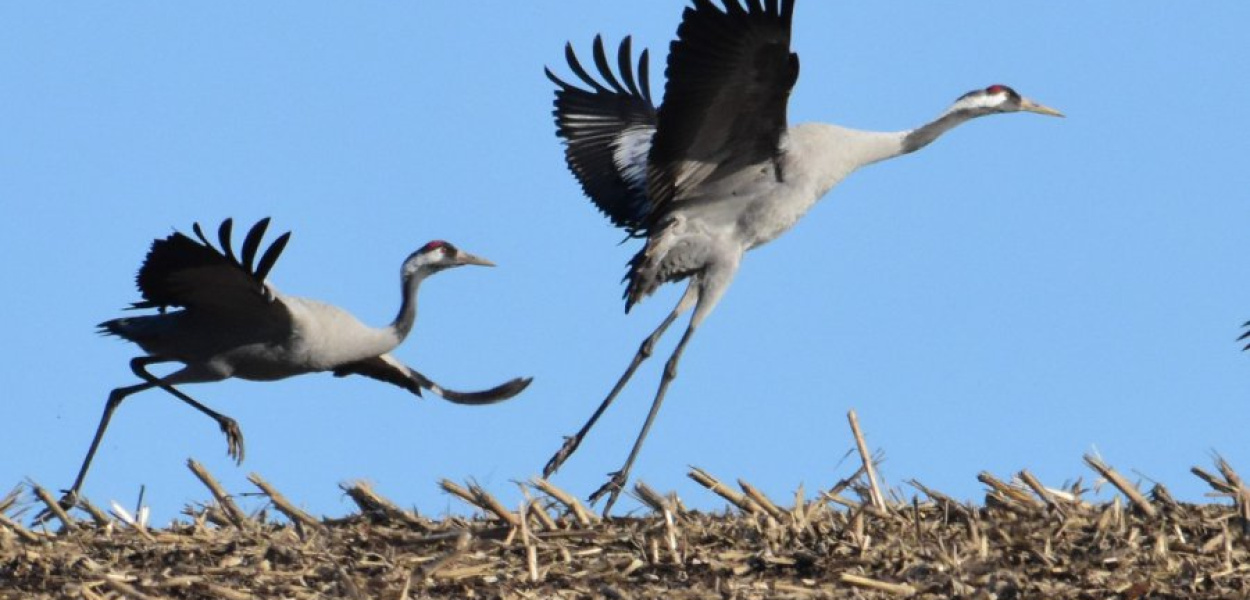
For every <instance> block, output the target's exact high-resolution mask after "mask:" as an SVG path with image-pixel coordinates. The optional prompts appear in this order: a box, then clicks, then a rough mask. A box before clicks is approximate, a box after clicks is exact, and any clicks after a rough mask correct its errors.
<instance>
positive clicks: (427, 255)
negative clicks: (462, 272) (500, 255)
mask: <svg viewBox="0 0 1250 600" xmlns="http://www.w3.org/2000/svg"><path fill="white" fill-rule="evenodd" d="M464 265H481V266H483V267H493V266H495V263H493V262H491V261H489V260H486V259H485V258H482V257H480V256H474V255H472V254H469V253H468V252H465V251H464V250H461V249H459V248H457V247H455V246H453V245H451V243H450V242H444V241H442V240H434V241H432V242H430V243H428V244H426V245H424V246H421V248H420V249H418V250H417V251H416V252H413V253H412V254H411V255H409V256H408V260H405V261H404V276H405V277H409V276H412V275H415V274H417V273H425V274H429V273H437V272H439V271H442V270H443V269H450V268H452V267H462V266H464Z"/></svg>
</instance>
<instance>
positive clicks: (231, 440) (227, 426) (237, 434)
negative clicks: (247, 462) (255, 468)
mask: <svg viewBox="0 0 1250 600" xmlns="http://www.w3.org/2000/svg"><path fill="white" fill-rule="evenodd" d="M218 424H219V425H221V432H222V433H224V434H226V454H229V455H230V458H233V459H234V462H235V464H240V465H241V464H243V430H242V429H239V422H238V421H235V420H234V419H231V418H230V417H222V418H221V420H220V421H218Z"/></svg>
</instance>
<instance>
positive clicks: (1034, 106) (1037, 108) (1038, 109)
mask: <svg viewBox="0 0 1250 600" xmlns="http://www.w3.org/2000/svg"><path fill="white" fill-rule="evenodd" d="M1020 110H1025V111H1028V112H1031V113H1037V114H1039V115H1048V116H1051V117H1062V116H1063V113H1061V112H1059V111H1057V110H1055V109H1053V108H1051V107H1049V106H1046V105H1044V104H1038V103H1037V102H1034V101H1032V100H1029V99H1028V98H1024V99H1021V100H1020Z"/></svg>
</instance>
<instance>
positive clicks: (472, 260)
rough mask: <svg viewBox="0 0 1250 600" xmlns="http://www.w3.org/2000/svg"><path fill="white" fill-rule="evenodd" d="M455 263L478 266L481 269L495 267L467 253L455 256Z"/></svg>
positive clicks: (489, 262) (493, 264) (483, 259)
mask: <svg viewBox="0 0 1250 600" xmlns="http://www.w3.org/2000/svg"><path fill="white" fill-rule="evenodd" d="M456 262H457V263H459V264H462V265H480V266H483V267H493V266H495V263H493V262H491V261H489V260H486V259H485V258H482V257H480V256H477V255H474V254H469V253H468V252H461V253H460V254H458V255H456Z"/></svg>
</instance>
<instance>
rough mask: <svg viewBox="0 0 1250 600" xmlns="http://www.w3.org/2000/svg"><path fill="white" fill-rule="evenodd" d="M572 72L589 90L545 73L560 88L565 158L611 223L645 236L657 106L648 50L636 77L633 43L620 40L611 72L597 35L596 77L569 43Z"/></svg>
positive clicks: (560, 126) (567, 51) (560, 131)
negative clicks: (614, 64) (648, 180)
mask: <svg viewBox="0 0 1250 600" xmlns="http://www.w3.org/2000/svg"><path fill="white" fill-rule="evenodd" d="M564 54H565V58H566V60H567V61H568V63H569V68H570V69H571V70H572V71H573V73H574V74H575V75H577V78H578V79H580V80H581V83H582V84H583V85H584V86H585V87H578V86H576V85H574V84H570V83H568V82H566V81H564V80H562V79H560V78H559V77H556V76H555V74H554V73H552V72H551V70H550V69H545V70H544V71H545V72H546V73H547V78H548V79H550V80H551V81H552V82H553V83H555V84H556V86H557V88H556V99H555V111H554V112H553V114H554V115H555V118H556V133H557V134H558V135H559V136H560V137H561V138H563V139H564V142H565V150H564V158H565V160H566V161H567V162H568V165H569V170H571V171H572V172H573V175H574V176H576V177H577V181H578V182H580V183H581V185H582V190H583V191H585V192H586V195H587V196H589V197H590V199H591V201H593V202H594V203H595V206H597V207H599V210H601V211H603V213H604V214H605V215H607V216H608V218H609V219H611V220H612V224H613V225H616V226H617V227H621V228H623V229H625V230H626V231H627V232H629V235H630V236H632V237H638V236H645V222H646V220H647V214H648V213H649V212H650V206H651V205H650V203H649V202H647V197H646V187H647V154H648V153H649V152H650V150H651V137H652V136H653V135H654V134H655V123H656V114H655V106H654V105H653V104H652V102H651V89H650V85H649V84H648V76H649V73H648V66H647V51H646V50H643V52H642V55H641V56H639V57H638V76H637V78H635V76H634V70H633V65H632V64H631V60H632V56H631V54H632V52H631V51H630V39H629V38H628V37H627V38H625V39H624V40H622V41H621V45H620V48H619V50H618V52H617V70H619V71H620V76H619V77H618V76H617V75H616V74H614V73H613V72H612V66H611V65H610V64H609V63H608V57H607V53H606V52H605V51H604V47H603V38H602V37H598V36H596V37H595V44H594V58H595V67H596V68H597V69H598V71H599V76H600V77H601V78H602V79H603V83H600V82H599V80H598V79H596V78H595V77H593V76H591V75H590V73H588V72H587V71H586V69H585V68H584V67H582V64H581V62H580V61H579V60H578V59H577V54H576V53H574V52H573V46H572V45H571V44H569V45H566V46H565V48H564Z"/></svg>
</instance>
